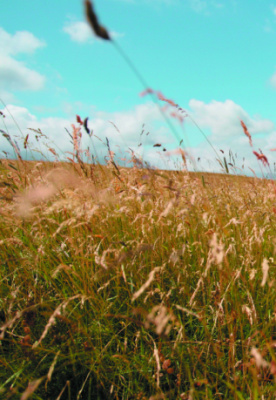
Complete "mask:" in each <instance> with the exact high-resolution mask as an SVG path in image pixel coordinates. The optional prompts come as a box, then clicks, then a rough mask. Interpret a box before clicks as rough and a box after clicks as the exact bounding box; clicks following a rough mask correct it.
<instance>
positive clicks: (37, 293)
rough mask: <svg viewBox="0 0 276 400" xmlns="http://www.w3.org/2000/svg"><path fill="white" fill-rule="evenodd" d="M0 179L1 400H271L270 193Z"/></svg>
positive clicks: (180, 178) (162, 179)
mask: <svg viewBox="0 0 276 400" xmlns="http://www.w3.org/2000/svg"><path fill="white" fill-rule="evenodd" d="M75 160H76V161H78V160H77V158H75ZM79 161H80V160H79ZM0 166H1V182H2V183H1V187H0V191H1V200H0V201H1V213H0V260H1V261H0V262H1V286H0V293H1V295H0V299H1V300H0V310H1V311H0V318H1V328H0V329H1V346H0V360H1V364H2V368H0V371H1V372H0V376H1V385H0V393H1V398H3V399H4V398H5V399H6V398H7V399H8V398H12V399H24V398H28V397H29V398H30V397H31V398H33V399H103V398H105V399H106V398H110V399H130V398H132V399H225V398H227V399H232V398H233V399H264V398H265V399H273V398H274V393H275V389H276V384H275V379H276V354H275V340H276V332H275V323H276V321H275V318H276V317H275V315H276V314H275V313H276V309H275V304H276V293H275V278H276V274H275V265H276V264H275V249H276V242H275V233H276V228H275V220H276V215H275V184H274V182H273V181H268V180H262V179H257V178H247V177H241V176H239V177H238V176H231V175H219V174H201V173H189V172H187V171H153V170H149V169H141V168H137V167H135V166H134V167H133V168H129V169H127V168H121V167H118V166H117V165H116V164H115V163H114V162H113V163H112V162H110V163H109V165H107V166H105V167H103V166H100V165H87V164H84V163H82V162H72V163H59V162H55V163H54V162H53V163H47V162H44V163H42V162H31V161H29V162H27V161H23V160H20V159H19V160H18V161H8V160H2V161H1V165H0ZM24 396H25V397H24Z"/></svg>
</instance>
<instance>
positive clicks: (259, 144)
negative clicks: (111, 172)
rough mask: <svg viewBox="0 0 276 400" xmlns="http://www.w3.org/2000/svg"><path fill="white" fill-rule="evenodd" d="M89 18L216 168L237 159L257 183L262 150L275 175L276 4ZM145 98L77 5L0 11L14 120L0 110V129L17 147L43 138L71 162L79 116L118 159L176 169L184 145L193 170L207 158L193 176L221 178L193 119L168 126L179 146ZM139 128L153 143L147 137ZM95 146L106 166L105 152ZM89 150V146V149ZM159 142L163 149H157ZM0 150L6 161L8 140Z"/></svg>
mask: <svg viewBox="0 0 276 400" xmlns="http://www.w3.org/2000/svg"><path fill="white" fill-rule="evenodd" d="M94 6H95V10H96V12H97V14H98V17H99V19H100V22H101V23H102V25H104V26H105V27H106V28H107V29H108V31H109V32H110V33H111V36H112V38H113V40H114V41H115V42H116V43H118V45H119V46H120V47H121V48H122V49H123V51H124V52H125V53H126V54H127V56H128V57H129V58H130V59H131V60H132V62H133V63H134V64H135V66H136V68H137V69H138V70H139V71H140V73H141V74H142V75H143V77H144V79H145V80H146V81H147V82H148V84H149V86H150V87H151V88H152V89H154V90H157V91H161V92H162V93H163V95H164V96H165V97H167V98H169V99H173V100H174V101H175V102H176V103H177V104H179V106H180V107H182V108H183V109H185V110H186V111H187V112H188V114H189V115H190V116H191V117H192V119H193V120H194V121H195V122H196V123H197V124H198V126H199V127H200V128H201V129H202V130H203V131H204V133H205V134H206V135H207V136H208V139H209V141H210V142H211V143H212V145H213V147H214V148H215V149H216V150H217V152H218V153H219V154H220V155H221V157H223V156H224V155H226V154H228V151H229V149H231V150H232V152H233V153H234V154H237V159H236V162H237V165H239V167H241V166H242V164H244V162H243V158H245V167H244V171H245V172H246V173H247V172H248V171H249V170H248V167H249V166H250V167H251V168H253V169H254V170H256V171H259V165H258V163H257V160H256V157H255V156H254V155H253V153H252V150H255V151H257V152H259V149H261V150H262V151H263V152H264V154H265V155H266V156H267V157H268V159H269V162H270V164H271V167H272V169H273V168H274V165H273V164H274V162H275V161H276V160H275V158H276V157H275V155H276V153H275V152H272V151H271V149H273V148H275V147H276V129H275V123H276V113H275V111H276V110H275V104H276V51H275V49H276V1H267V2H263V1H262V0H242V1H236V0H97V1H96V0H95V1H94ZM144 89H145V88H144V87H143V86H142V85H141V83H140V82H139V80H137V78H136V76H135V75H134V74H133V71H132V70H131V69H130V68H129V66H128V65H127V63H126V62H125V60H124V59H123V58H122V57H121V55H120V54H119V53H118V51H117V50H116V47H115V46H113V44H112V43H111V42H108V41H103V40H101V39H98V38H95V36H94V35H93V33H92V31H91V29H90V28H89V26H88V25H87V23H86V21H85V17H84V14H83V2H82V1H81V0H67V1H65V0H59V1H58V2H56V1H55V2H54V1H53V0H48V1H47V2H46V1H41V0H24V1H22V0H12V1H9V2H5V4H3V5H2V7H1V16H0V98H1V100H2V101H3V102H4V103H5V104H6V105H7V109H6V108H5V107H4V105H3V104H2V105H0V109H1V110H2V112H4V114H5V115H6V118H5V120H3V118H2V119H1V120H0V125H1V126H0V129H3V130H5V131H6V130H8V131H9V133H10V134H11V135H15V136H16V137H18V143H19V142H20V136H22V135H23V137H25V136H26V135H27V134H28V133H29V134H30V139H29V140H30V141H31V131H29V130H28V128H35V129H37V128H40V129H41V130H42V131H43V133H45V134H46V135H47V136H48V137H49V138H50V139H51V140H52V141H53V142H54V143H56V145H57V146H58V147H59V148H60V149H61V150H62V151H63V152H66V151H72V145H71V144H70V142H69V139H68V138H69V137H68V135H67V133H66V132H65V129H64V128H65V127H66V128H67V129H69V130H70V129H71V124H72V123H75V115H76V114H79V115H80V116H81V117H82V118H85V117H89V126H90V128H92V129H93V132H94V134H95V135H96V136H97V137H99V138H101V139H102V140H103V141H105V137H108V138H109V140H110V144H111V148H112V149H113V150H114V151H115V153H116V155H117V156H120V157H121V156H123V155H124V153H125V152H126V151H128V148H129V147H130V148H131V149H133V150H134V151H135V152H136V153H137V154H138V155H140V156H141V157H142V158H143V159H144V160H147V161H149V162H150V163H151V164H152V165H155V166H158V167H162V168H167V167H168V168H170V167H172V164H173V163H174V161H173V157H171V156H170V157H169V156H168V155H167V154H166V152H164V151H162V149H163V148H166V149H167V150H170V151H171V150H174V149H176V148H177V147H178V145H179V141H180V140H181V139H183V144H184V146H185V149H186V150H187V153H188V154H189V157H190V159H194V160H198V159H199V158H200V160H199V161H198V162H197V165H196V168H198V169H203V170H219V169H220V167H219V165H218V163H217V161H216V160H215V159H216V158H217V155H216V153H215V152H214V150H213V149H212V148H211V146H209V144H208V143H207V141H206V140H205V139H204V137H203V135H202V134H201V132H200V131H199V130H198V129H197V128H196V127H195V125H194V124H193V123H192V121H191V119H190V118H186V119H185V120H184V123H183V125H180V124H179V123H178V122H177V121H176V120H174V119H173V118H171V119H170V120H171V123H172V124H173V125H174V126H175V130H176V131H177V134H173V133H172V132H171V130H170V129H169V127H168V125H167V124H166V122H165V121H164V120H163V119H162V117H161V116H160V112H159V110H158V108H157V106H156V105H155V104H154V103H153V102H152V100H151V98H150V97H149V96H145V97H140V96H139V93H140V92H141V91H143V90H144ZM161 105H164V104H161ZM8 111H9V112H10V113H11V114H12V116H13V117H14V119H15V120H16V121H17V123H18V125H19V126H20V128H21V131H22V134H21V133H19V131H18V128H17V127H16V125H15V123H14V121H13V120H12V118H11V117H10V114H9V112H8ZM166 112H167V114H168V118H170V117H169V113H170V110H167V111H166ZM240 119H242V120H243V121H244V122H245V123H246V125H247V126H248V130H249V132H250V134H251V135H252V139H253V145H254V148H252V147H250V145H249V141H248V138H247V137H246V136H245V135H244V133H243V130H242V128H241V125H240ZM110 121H111V122H113V123H114V124H115V125H116V126H117V128H118V130H119V132H118V131H117V130H116V129H115V128H114V126H113V125H112V124H111V123H110ZM143 124H145V125H144V130H145V131H147V132H150V134H149V135H147V136H146V135H145V134H144V135H143V136H142V137H141V136H140V134H141V131H142V126H143ZM92 140H93V145H94V146H95V148H96V151H97V155H98V156H99V158H101V157H103V156H104V155H105V154H106V147H105V146H104V145H103V143H102V142H101V141H100V140H98V139H97V138H92ZM90 142H91V139H90V138H89V137H85V134H84V136H83V146H84V147H86V146H88V145H89V143H90ZM157 142H158V143H161V144H162V148H154V147H153V145H154V144H155V143H157ZM0 143H1V150H5V151H10V149H9V144H8V143H7V141H6V139H5V138H3V137H1V138H0ZM34 143H35V142H34ZM141 143H142V145H141ZM19 145H20V144H19ZM220 150H223V151H224V152H225V153H224V154H223V153H222V152H221V151H220ZM65 154H66V153H65ZM2 155H3V153H2V154H1V156H2ZM36 156H37V157H38V153H37V155H36ZM49 158H50V156H49ZM193 167H195V165H193Z"/></svg>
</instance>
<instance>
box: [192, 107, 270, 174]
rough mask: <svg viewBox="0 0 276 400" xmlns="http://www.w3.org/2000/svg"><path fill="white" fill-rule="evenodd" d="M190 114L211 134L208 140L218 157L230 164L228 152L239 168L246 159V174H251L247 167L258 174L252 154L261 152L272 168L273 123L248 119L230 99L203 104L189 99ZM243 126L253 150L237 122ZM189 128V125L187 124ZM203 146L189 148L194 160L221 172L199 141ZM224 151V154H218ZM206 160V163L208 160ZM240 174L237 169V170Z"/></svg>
mask: <svg viewBox="0 0 276 400" xmlns="http://www.w3.org/2000/svg"><path fill="white" fill-rule="evenodd" d="M189 105H190V109H191V111H190V112H189V114H190V115H191V116H192V118H193V119H194V120H195V121H196V123H197V124H198V125H199V126H200V128H202V129H203V131H206V132H210V133H211V134H210V135H208V140H209V141H210V142H211V143H212V145H213V147H214V148H215V150H216V151H217V154H219V155H220V158H223V157H226V159H227V160H228V161H229V151H230V150H231V152H232V153H233V154H237V159H236V165H237V166H238V167H239V168H242V164H243V163H244V161H243V158H245V171H246V172H247V173H250V170H249V168H248V167H250V168H252V169H254V170H255V171H256V172H259V171H260V169H259V164H258V161H257V159H256V157H255V156H254V155H253V153H252V152H253V150H255V151H257V152H259V149H262V151H263V152H264V154H265V155H266V156H267V157H268V160H269V162H270V164H271V165H273V163H274V162H275V154H274V153H273V152H271V151H270V149H271V148H275V147H276V130H275V126H274V124H273V122H272V121H270V120H267V119H263V118H260V117H256V116H253V117H252V116H250V115H249V114H248V113H247V112H246V111H245V110H244V109H243V108H242V107H241V106H240V105H238V104H236V103H234V102H233V101H231V100H226V101H225V102H218V101H212V102H210V103H209V104H206V103H204V102H202V101H199V100H191V101H190V103H189ZM241 119H242V120H243V121H244V123H245V124H246V126H247V128H248V131H249V133H250V134H251V136H252V140H253V147H251V146H250V144H249V140H248V138H247V137H246V135H245V134H244V132H243V129H242V126H241V124H240V120H241ZM189 127H190V125H189ZM202 140H203V141H202V143H201V144H200V145H198V146H196V147H194V148H192V149H190V151H191V153H192V154H193V155H194V157H195V158H196V159H197V158H201V162H202V164H200V165H202V166H203V167H204V168H205V170H210V169H212V168H213V169H214V170H217V171H220V170H221V167H220V165H219V163H218V161H217V155H216V153H215V152H214V150H213V149H212V148H211V146H210V145H209V144H208V143H207V141H205V140H204V139H202ZM220 150H223V151H224V154H223V153H222V152H221V151H220ZM208 160H209V161H208ZM238 172H239V170H238Z"/></svg>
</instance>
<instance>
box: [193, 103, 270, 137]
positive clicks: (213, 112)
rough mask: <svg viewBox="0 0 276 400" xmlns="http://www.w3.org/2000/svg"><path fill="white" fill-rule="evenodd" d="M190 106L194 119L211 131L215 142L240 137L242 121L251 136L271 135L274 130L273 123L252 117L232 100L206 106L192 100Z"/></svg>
mask: <svg viewBox="0 0 276 400" xmlns="http://www.w3.org/2000/svg"><path fill="white" fill-rule="evenodd" d="M189 106H190V109H191V115H192V116H193V118H194V119H195V120H196V121H197V123H198V124H199V125H200V126H202V127H206V128H209V129H210V131H211V133H212V138H213V140H214V141H217V140H221V138H223V139H224V140H226V139H227V140H229V139H230V140H233V138H234V137H237V136H239V135H240V134H241V132H242V130H241V124H240V120H241V119H242V120H243V121H244V122H245V123H246V125H247V127H248V129H249V131H250V132H251V134H257V133H269V132H271V131H272V130H273V129H274V124H273V122H272V121H270V120H266V119H260V118H257V117H255V118H252V117H250V116H249V114H248V113H247V112H246V111H245V110H244V109H243V108H242V107H241V106H239V105H238V104H236V103H234V102H233V101H232V100H226V101H225V102H219V101H215V100H213V101H212V102H210V103H209V104H205V103H204V102H203V101H199V100H194V99H193V100H190V102H189Z"/></svg>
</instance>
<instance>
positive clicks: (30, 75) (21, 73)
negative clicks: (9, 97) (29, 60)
mask: <svg viewBox="0 0 276 400" xmlns="http://www.w3.org/2000/svg"><path fill="white" fill-rule="evenodd" d="M44 83H45V77H44V76H42V75H41V74H39V73H38V72H36V71H34V70H31V69H29V68H27V67H26V66H25V64H24V63H23V62H20V61H17V60H15V59H14V58H11V57H10V56H5V55H2V56H1V57H0V89H1V90H7V91H13V90H40V89H42V88H43V86H44Z"/></svg>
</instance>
